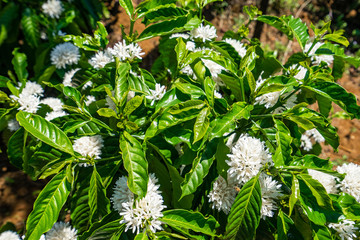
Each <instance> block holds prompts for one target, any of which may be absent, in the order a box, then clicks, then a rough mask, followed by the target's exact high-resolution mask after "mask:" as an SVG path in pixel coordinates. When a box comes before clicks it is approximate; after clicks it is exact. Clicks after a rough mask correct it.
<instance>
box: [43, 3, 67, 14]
mask: <svg viewBox="0 0 360 240" xmlns="http://www.w3.org/2000/svg"><path fill="white" fill-rule="evenodd" d="M41 8H42V10H43V12H44V13H45V14H46V15H48V16H49V17H51V18H59V17H60V15H61V13H62V12H63V11H64V9H63V6H62V4H61V1H59V0H48V1H47V2H45V3H43V5H42V6H41Z"/></svg>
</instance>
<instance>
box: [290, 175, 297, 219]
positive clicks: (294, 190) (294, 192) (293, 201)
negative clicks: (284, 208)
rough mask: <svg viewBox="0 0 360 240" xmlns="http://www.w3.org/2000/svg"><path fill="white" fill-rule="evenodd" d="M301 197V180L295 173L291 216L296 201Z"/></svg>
mask: <svg viewBox="0 0 360 240" xmlns="http://www.w3.org/2000/svg"><path fill="white" fill-rule="evenodd" d="M299 198H300V186H299V180H298V179H297V178H296V176H295V175H293V178H292V184H291V195H290V198H289V216H291V213H292V211H293V209H294V206H295V204H296V202H297V201H298V200H299Z"/></svg>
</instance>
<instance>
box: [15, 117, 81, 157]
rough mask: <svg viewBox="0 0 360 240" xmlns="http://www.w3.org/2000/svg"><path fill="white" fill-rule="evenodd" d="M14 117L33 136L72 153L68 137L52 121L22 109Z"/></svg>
mask: <svg viewBox="0 0 360 240" xmlns="http://www.w3.org/2000/svg"><path fill="white" fill-rule="evenodd" d="M16 119H17V120H18V122H19V124H20V125H21V126H22V127H24V128H25V130H26V131H28V132H29V133H31V134H32V135H33V136H34V137H36V138H38V139H40V140H41V141H43V142H44V143H46V144H48V145H50V146H52V147H54V148H56V149H59V150H61V151H63V152H66V153H69V154H71V155H73V154H74V150H73V147H72V144H71V142H70V140H69V138H68V137H67V136H66V134H65V133H64V132H63V131H61V130H60V129H59V128H58V127H57V126H56V125H54V124H53V123H51V122H49V121H46V120H45V119H44V118H42V117H40V116H38V115H35V114H31V113H27V112H22V111H20V112H18V113H17V114H16Z"/></svg>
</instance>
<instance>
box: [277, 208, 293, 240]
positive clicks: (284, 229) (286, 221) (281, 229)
mask: <svg viewBox="0 0 360 240" xmlns="http://www.w3.org/2000/svg"><path fill="white" fill-rule="evenodd" d="M293 224H294V222H293V220H292V219H291V218H290V217H289V216H288V215H286V213H284V212H283V211H282V210H279V213H278V216H277V232H278V239H284V240H286V239H288V238H287V233H288V231H289V229H290V226H291V225H293Z"/></svg>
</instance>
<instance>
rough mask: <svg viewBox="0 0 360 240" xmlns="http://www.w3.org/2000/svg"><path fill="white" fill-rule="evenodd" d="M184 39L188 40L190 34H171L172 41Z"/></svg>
mask: <svg viewBox="0 0 360 240" xmlns="http://www.w3.org/2000/svg"><path fill="white" fill-rule="evenodd" d="M180 37H181V38H183V39H188V38H189V37H190V36H189V34H186V33H174V34H171V36H170V37H169V38H170V39H171V38H180Z"/></svg>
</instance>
